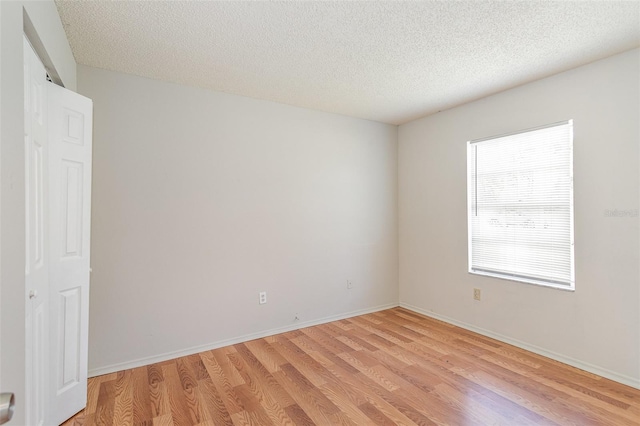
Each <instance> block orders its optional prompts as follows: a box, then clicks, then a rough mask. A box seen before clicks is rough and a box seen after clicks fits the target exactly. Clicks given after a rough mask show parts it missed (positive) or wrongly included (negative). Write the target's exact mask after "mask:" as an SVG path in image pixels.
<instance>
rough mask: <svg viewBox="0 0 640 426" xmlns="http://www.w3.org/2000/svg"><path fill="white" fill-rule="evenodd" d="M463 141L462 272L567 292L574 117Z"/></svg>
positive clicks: (571, 256)
mask: <svg viewBox="0 0 640 426" xmlns="http://www.w3.org/2000/svg"><path fill="white" fill-rule="evenodd" d="M467 145H468V146H467V161H468V165H467V170H468V178H467V185H468V190H467V194H468V197H469V199H468V204H467V205H468V218H469V272H471V273H475V274H481V275H489V276H494V277H499V278H506V279H510V280H515V281H522V282H527V283H533V284H540V285H545V286H550V287H556V288H562V289H568V290H573V289H574V285H575V279H574V254H573V248H574V246H573V121H572V120H569V121H565V122H562V123H555V124H551V125H548V126H544V127H539V128H536V129H532V130H526V131H523V132H519V133H513V134H509V135H503V136H497V137H492V138H485V139H478V140H473V141H469V142H468V144H467Z"/></svg>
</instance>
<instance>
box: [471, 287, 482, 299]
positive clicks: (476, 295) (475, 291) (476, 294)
mask: <svg viewBox="0 0 640 426" xmlns="http://www.w3.org/2000/svg"><path fill="white" fill-rule="evenodd" d="M481 297H482V292H481V290H480V289H479V288H474V289H473V298H474V299H475V300H480V299H481Z"/></svg>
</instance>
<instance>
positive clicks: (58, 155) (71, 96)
mask: <svg viewBox="0 0 640 426" xmlns="http://www.w3.org/2000/svg"><path fill="white" fill-rule="evenodd" d="M47 98H48V115H49V120H48V136H49V138H48V139H49V176H50V179H49V206H50V208H49V225H50V228H49V229H50V232H49V295H50V303H49V306H50V309H49V312H50V316H49V327H50V329H49V336H50V348H51V350H50V355H51V356H50V366H49V372H50V374H49V378H50V381H51V383H50V385H49V389H50V398H49V407H50V411H51V416H50V419H49V420H50V421H49V423H51V424H60V423H62V422H63V421H65V420H66V419H68V418H69V417H71V416H72V415H74V414H75V413H77V412H78V411H80V410H82V409H83V408H84V407H85V406H86V403H87V352H88V331H89V249H90V229H91V135H92V111H93V103H92V101H91V100H90V99H88V98H85V97H84V96H80V95H78V94H77V93H75V92H72V91H70V90H66V89H64V88H62V87H59V86H57V85H55V84H53V83H49V82H47Z"/></svg>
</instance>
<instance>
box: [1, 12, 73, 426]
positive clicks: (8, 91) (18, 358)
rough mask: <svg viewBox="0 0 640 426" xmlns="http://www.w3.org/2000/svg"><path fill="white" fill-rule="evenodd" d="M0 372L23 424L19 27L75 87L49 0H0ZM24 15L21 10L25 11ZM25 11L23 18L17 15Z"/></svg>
mask: <svg viewBox="0 0 640 426" xmlns="http://www.w3.org/2000/svg"><path fill="white" fill-rule="evenodd" d="M0 10H1V13H0V19H1V21H0V51H1V54H0V56H1V57H2V61H1V62H0V91H1V92H2V97H0V121H1V122H2V127H1V128H0V219H1V221H0V293H1V294H2V299H0V325H1V327H2V328H1V329H0V336H1V339H2V346H1V347H0V377H1V378H2V383H1V385H2V389H1V391H2V392H14V393H16V401H17V403H16V404H17V405H16V413H15V415H14V420H12V422H11V424H24V408H25V406H24V401H25V386H24V380H25V366H24V360H25V350H24V347H25V329H24V323H25V299H26V298H25V288H24V281H25V275H24V265H25V249H24V238H25V237H24V236H25V229H24V217H25V212H24V117H23V110H24V99H23V97H24V88H23V87H24V86H23V62H22V46H23V41H22V40H23V32H24V30H25V27H27V26H28V27H29V28H27V30H28V32H29V33H30V34H29V35H30V36H31V37H33V38H37V39H38V40H40V41H38V40H33V39H32V41H34V44H39V45H40V49H39V50H38V53H39V54H40V55H41V56H46V57H47V58H48V62H49V66H50V69H51V70H52V73H53V74H55V75H57V76H59V78H60V81H61V82H63V83H64V84H65V85H66V86H67V87H70V88H73V87H75V83H76V82H75V66H76V64H75V61H74V59H73V55H72V54H71V49H70V47H69V45H68V43H67V40H66V36H65V33H64V29H63V27H62V23H61V22H60V17H59V16H58V12H57V9H56V6H55V4H54V2H53V1H0ZM25 14H26V15H25ZM24 16H27V18H28V19H27V20H23V17H24Z"/></svg>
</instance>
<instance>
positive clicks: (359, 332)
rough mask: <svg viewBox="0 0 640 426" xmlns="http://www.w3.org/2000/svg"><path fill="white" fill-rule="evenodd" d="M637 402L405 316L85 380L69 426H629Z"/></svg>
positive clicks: (378, 315)
mask: <svg viewBox="0 0 640 426" xmlns="http://www.w3.org/2000/svg"><path fill="white" fill-rule="evenodd" d="M639 419H640V390H638V389H634V388H631V387H629V386H625V385H622V384H619V383H616V382H613V381H611V380H608V379H605V378H603V377H600V376H597V375H595V374H592V373H589V372H585V371H582V370H579V369H577V368H574V367H571V366H568V365H564V364H562V363H560V362H558V361H555V360H551V359H548V358H545V357H543V356H541V355H538V354H534V353H531V352H528V351H526V350H524V349H520V348H517V347H515V346H512V345H509V344H506V343H503V342H500V341H497V340H495V339H491V338H488V337H485V336H482V335H480V334H477V333H473V332H471V331H468V330H464V329H461V328H459V327H456V326H454V325H452V324H447V323H445V322H442V321H438V320H435V319H432V318H428V317H424V316H422V315H420V314H417V313H415V312H412V311H410V310H407V309H404V308H394V309H388V310H385V311H380V312H374V313H371V314H366V315H362V316H359V317H353V318H347V319H343V320H339V321H335V322H333V323H327V324H321V325H318V326H314V327H306V328H302V329H300V330H294V331H290V332H287V333H283V334H279V335H274V336H269V337H265V338H262V339H257V340H252V341H249V342H245V343H239V344H236V345H232V346H226V347H223V348H219V349H215V350H212V351H205V352H202V353H199V354H195V355H190V356H186V357H183V358H178V359H174V360H167V361H162V362H160V363H156V364H151V365H148V366H146V367H140V368H135V369H132V370H126V371H121V372H117V373H111V374H108V375H104V376H98V377H93V378H91V379H89V383H88V391H87V407H86V408H85V410H83V411H81V412H80V413H78V414H77V415H76V416H74V417H73V418H71V419H69V420H68V421H67V422H66V423H65V426H71V425H78V426H81V425H110V426H111V425H117V426H120V425H129V424H131V425H141V426H148V425H160V426H182V425H200V426H213V425H216V426H217V425H224V426H234V425H235V426H237V425H257V426H264V425H278V426H279V425H318V426H325V425H327V426H328V425H345V426H354V425H358V426H359V425H386V424H389V425H488V424H495V425H505V426H527V425H536V426H540V425H561V426H565V425H579V426H589V425H604V426H608V425H610V426H638V425H640V422H639V421H638V420H639Z"/></svg>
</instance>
